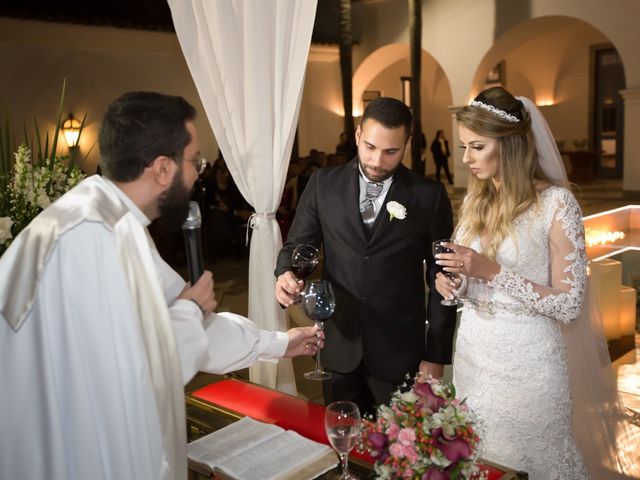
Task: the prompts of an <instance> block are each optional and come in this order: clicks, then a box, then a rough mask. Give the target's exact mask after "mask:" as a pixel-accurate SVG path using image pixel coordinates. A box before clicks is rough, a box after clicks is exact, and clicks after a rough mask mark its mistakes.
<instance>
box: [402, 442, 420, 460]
mask: <svg viewBox="0 0 640 480" xmlns="http://www.w3.org/2000/svg"><path fill="white" fill-rule="evenodd" d="M404 456H405V457H407V460H409V461H410V462H411V463H415V462H417V461H418V452H416V449H415V448H414V446H413V445H405V446H404Z"/></svg>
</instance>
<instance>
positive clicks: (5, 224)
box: [0, 217, 13, 243]
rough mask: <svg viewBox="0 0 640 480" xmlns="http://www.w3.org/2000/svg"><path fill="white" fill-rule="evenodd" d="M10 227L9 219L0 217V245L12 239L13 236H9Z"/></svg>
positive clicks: (10, 221) (11, 221)
mask: <svg viewBox="0 0 640 480" xmlns="http://www.w3.org/2000/svg"><path fill="white" fill-rule="evenodd" d="M11 225H13V220H11V218H9V217H0V243H1V242H4V241H6V240H11V239H12V238H13V235H11Z"/></svg>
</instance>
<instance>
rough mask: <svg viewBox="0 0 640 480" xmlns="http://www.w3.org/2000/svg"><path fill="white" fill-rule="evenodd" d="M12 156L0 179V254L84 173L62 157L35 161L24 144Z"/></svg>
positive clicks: (82, 176) (78, 180)
mask: <svg viewBox="0 0 640 480" xmlns="http://www.w3.org/2000/svg"><path fill="white" fill-rule="evenodd" d="M14 157H15V161H14V163H13V167H12V171H11V173H10V174H7V175H5V178H4V181H1V182H0V184H2V186H3V187H4V188H3V191H0V255H2V254H3V253H4V251H5V250H6V249H7V247H8V246H9V244H10V243H11V241H12V239H13V238H14V236H16V235H17V234H18V233H19V232H20V231H21V230H22V229H23V228H24V227H26V226H27V225H28V224H29V222H31V220H33V218H34V217H35V216H36V215H37V214H38V213H40V212H41V211H42V210H44V209H45V208H47V207H48V206H49V205H51V204H52V203H53V202H55V201H56V200H57V199H58V198H60V197H61V196H62V195H63V194H64V193H65V192H67V191H68V190H69V189H71V188H72V187H74V186H75V185H77V184H78V183H79V182H80V181H81V180H82V179H83V178H84V176H85V175H84V174H83V173H82V171H81V170H80V169H79V168H77V167H75V166H67V165H65V160H66V159H65V158H64V157H57V156H54V157H53V158H46V159H44V160H43V161H42V162H38V163H36V162H34V161H33V160H32V157H31V150H29V148H27V146H26V145H24V144H23V145H20V147H18V151H17V152H16V153H15V154H14Z"/></svg>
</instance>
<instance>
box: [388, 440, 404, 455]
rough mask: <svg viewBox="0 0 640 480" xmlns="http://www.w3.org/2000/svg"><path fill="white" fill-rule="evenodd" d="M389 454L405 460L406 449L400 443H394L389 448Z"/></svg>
mask: <svg viewBox="0 0 640 480" xmlns="http://www.w3.org/2000/svg"><path fill="white" fill-rule="evenodd" d="M389 453H391V455H393V456H394V457H396V458H404V448H403V447H402V445H401V444H399V443H392V444H391V446H390V447H389Z"/></svg>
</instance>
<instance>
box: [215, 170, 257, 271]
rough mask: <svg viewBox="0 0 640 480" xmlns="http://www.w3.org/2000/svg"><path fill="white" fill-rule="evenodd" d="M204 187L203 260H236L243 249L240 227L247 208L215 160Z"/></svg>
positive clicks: (231, 179)
mask: <svg viewBox="0 0 640 480" xmlns="http://www.w3.org/2000/svg"><path fill="white" fill-rule="evenodd" d="M203 184H204V190H205V193H204V213H203V224H204V232H205V237H204V239H203V240H204V244H205V250H206V254H207V257H208V258H210V259H216V258H221V257H228V256H234V257H239V256H240V255H241V253H242V250H243V249H244V236H243V230H242V226H243V225H244V224H245V223H246V221H247V219H248V218H249V216H250V215H251V206H250V205H249V204H248V203H247V202H246V201H245V199H244V198H243V197H242V194H241V193H240V191H239V190H238V187H237V186H236V184H235V182H234V181H233V178H232V177H231V173H230V172H229V169H228V168H227V165H226V163H225V162H224V160H223V159H221V158H218V160H216V161H215V163H214V165H213V167H212V168H211V170H210V171H209V173H208V175H206V176H205V177H203Z"/></svg>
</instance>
